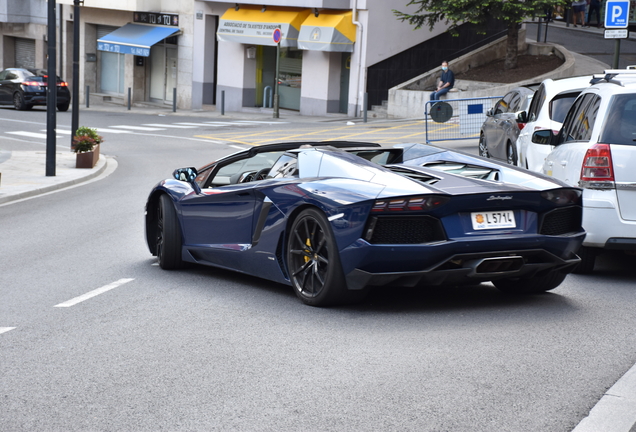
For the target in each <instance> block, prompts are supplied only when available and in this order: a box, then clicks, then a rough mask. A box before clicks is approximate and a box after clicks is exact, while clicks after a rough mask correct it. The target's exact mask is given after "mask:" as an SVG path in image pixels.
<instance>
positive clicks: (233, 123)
mask: <svg viewBox="0 0 636 432" xmlns="http://www.w3.org/2000/svg"><path fill="white" fill-rule="evenodd" d="M204 123H207V124H218V125H227V126H231V125H235V124H236V123H235V122H219V121H208V122H204Z"/></svg>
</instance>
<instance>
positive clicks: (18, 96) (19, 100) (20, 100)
mask: <svg viewBox="0 0 636 432" xmlns="http://www.w3.org/2000/svg"><path fill="white" fill-rule="evenodd" d="M13 106H14V107H15V109H17V110H18V111H24V110H28V109H31V108H32V107H31V106H30V105H27V103H26V102H25V101H24V96H23V95H22V93H20V92H19V91H17V92H15V93H14V94H13Z"/></svg>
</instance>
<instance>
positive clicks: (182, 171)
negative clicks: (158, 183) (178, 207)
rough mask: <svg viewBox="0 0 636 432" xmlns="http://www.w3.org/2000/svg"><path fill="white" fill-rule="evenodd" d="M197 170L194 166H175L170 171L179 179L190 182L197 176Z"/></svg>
mask: <svg viewBox="0 0 636 432" xmlns="http://www.w3.org/2000/svg"><path fill="white" fill-rule="evenodd" d="M197 175H198V172H197V170H196V168H192V167H190V168H177V169H176V170H174V172H173V173H172V176H173V177H174V178H175V179H177V180H180V181H184V182H188V183H192V182H193V181H194V179H195V178H197Z"/></svg>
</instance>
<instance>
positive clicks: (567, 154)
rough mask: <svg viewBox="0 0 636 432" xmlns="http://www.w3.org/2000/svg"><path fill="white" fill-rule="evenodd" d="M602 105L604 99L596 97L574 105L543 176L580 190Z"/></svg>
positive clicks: (594, 95)
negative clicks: (584, 165)
mask: <svg viewBox="0 0 636 432" xmlns="http://www.w3.org/2000/svg"><path fill="white" fill-rule="evenodd" d="M600 104H601V98H600V97H599V96H598V95H596V94H594V93H587V94H585V95H582V96H581V97H579V98H578V99H577V100H576V102H574V105H572V108H571V109H570V111H569V112H568V115H567V116H566V118H565V122H564V123H563V128H562V130H561V133H560V134H559V140H558V142H557V145H556V146H555V148H554V150H553V151H552V152H550V153H549V154H548V155H547V157H546V159H545V162H544V165H543V166H544V168H543V172H544V174H547V175H549V176H552V177H555V178H557V179H559V180H562V181H564V182H566V183H568V184H570V185H573V186H578V183H579V180H580V177H581V166H582V163H583V158H584V157H585V153H586V152H587V149H588V148H589V147H590V145H591V143H590V140H591V137H592V131H593V129H594V124H595V122H596V117H597V115H598V110H599V107H600Z"/></svg>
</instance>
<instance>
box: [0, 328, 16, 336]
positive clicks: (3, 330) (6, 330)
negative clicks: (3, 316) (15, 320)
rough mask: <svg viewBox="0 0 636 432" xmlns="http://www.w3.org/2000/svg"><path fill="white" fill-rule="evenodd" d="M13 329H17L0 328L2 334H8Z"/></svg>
mask: <svg viewBox="0 0 636 432" xmlns="http://www.w3.org/2000/svg"><path fill="white" fill-rule="evenodd" d="M13 329H15V327H0V334H2V333H6V332H8V331H11V330H13Z"/></svg>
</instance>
